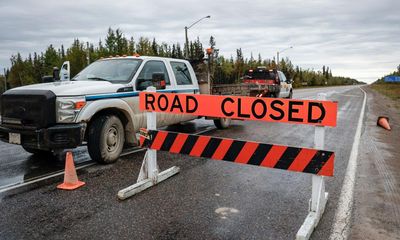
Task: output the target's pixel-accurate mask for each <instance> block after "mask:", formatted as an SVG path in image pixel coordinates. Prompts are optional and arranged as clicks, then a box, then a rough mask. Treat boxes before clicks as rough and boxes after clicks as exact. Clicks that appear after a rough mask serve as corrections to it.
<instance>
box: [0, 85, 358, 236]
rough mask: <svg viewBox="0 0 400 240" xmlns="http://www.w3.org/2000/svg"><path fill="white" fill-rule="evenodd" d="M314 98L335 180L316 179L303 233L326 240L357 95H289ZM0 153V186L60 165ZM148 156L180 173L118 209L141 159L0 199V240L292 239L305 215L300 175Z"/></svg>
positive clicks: (288, 129) (309, 132)
mask: <svg viewBox="0 0 400 240" xmlns="http://www.w3.org/2000/svg"><path fill="white" fill-rule="evenodd" d="M318 92H325V93H327V94H328V97H327V98H328V100H334V101H338V103H339V113H338V125H337V127H336V128H327V129H326V135H325V136H326V138H325V149H326V150H330V151H335V153H336V159H335V176H334V177H332V178H327V179H326V180H327V181H326V190H327V191H328V192H329V194H330V198H329V201H328V204H327V207H326V210H325V213H324V215H323V218H322V220H321V222H320V223H319V225H318V227H317V228H316V230H315V232H314V234H313V235H312V239H327V238H329V234H330V230H331V227H332V222H333V218H334V215H335V209H336V207H337V200H338V198H339V195H340V190H341V186H342V182H343V178H344V174H345V170H346V166H347V161H348V159H349V155H350V150H351V147H352V144H353V138H354V134H355V129H356V126H357V121H358V116H359V114H360V109H361V104H362V100H363V93H362V92H361V90H360V89H359V88H358V87H354V86H348V87H330V88H315V89H301V90H296V91H295V94H294V98H303V99H315V98H316V96H317V93H318ZM201 124H203V125H204V121H202V122H201ZM209 124H211V122H210V123H209ZM186 127H189V128H196V126H195V125H193V124H188V125H187V126H186ZM208 134H209V135H213V136H221V137H229V138H236V139H243V140H254V141H260V142H265V143H275V144H282V145H289V146H297V147H313V138H314V127H312V126H307V125H293V124H283V123H264V122H251V121H246V122H243V121H235V122H234V125H233V126H232V127H231V128H230V129H228V130H215V131H212V132H209V133H208ZM0 150H1V152H2V156H1V157H0V183H1V184H0V185H2V186H4V185H7V184H13V183H15V182H23V181H24V178H27V175H29V174H30V173H32V172H34V171H39V172H40V171H45V170H44V169H45V166H53V167H54V168H55V169H56V168H59V167H61V168H62V166H63V162H62V161H60V160H58V161H50V160H49V159H34V158H32V157H31V156H30V155H29V154H26V153H24V152H23V151H22V150H21V148H20V147H18V146H12V145H8V144H3V143H1V144H0ZM79 151H81V152H78V153H77V154H76V155H77V157H78V158H79V159H78V162H79V161H87V155H86V153H85V152H84V149H82V150H79ZM85 156H86V157H85ZM158 156H159V157H158V158H159V165H160V168H161V170H163V169H166V168H168V167H170V166H173V165H177V166H179V167H180V168H181V172H180V174H178V175H176V176H174V177H173V178H171V179H169V180H167V181H165V182H163V183H161V184H159V185H158V186H156V187H154V188H151V189H148V190H146V191H145V192H143V193H140V194H139V195H136V196H134V197H133V198H131V199H128V200H126V201H122V202H120V201H118V200H117V198H116V193H117V192H118V190H120V189H122V188H125V187H127V186H129V185H131V184H133V183H134V182H135V180H136V177H137V175H138V172H139V168H140V165H141V161H142V159H143V153H136V154H131V155H127V156H125V157H122V158H121V160H120V161H119V162H117V163H116V164H114V165H106V166H102V165H95V166H91V167H89V168H85V169H83V170H80V171H78V174H79V177H80V179H81V180H83V181H85V182H86V183H87V184H86V186H84V187H83V188H81V189H79V190H76V191H73V192H65V191H59V190H56V188H55V186H56V185H57V183H59V181H61V180H62V178H61V177H58V178H53V179H50V180H47V181H44V182H42V183H38V184H34V185H31V186H26V187H24V188H21V189H17V190H13V191H7V192H3V193H1V194H0V201H1V202H0V239H66V238H71V239H114V238H118V239H294V237H295V235H296V232H297V230H298V229H299V227H300V226H301V224H302V223H303V221H304V219H305V217H306V215H307V211H308V200H309V198H310V196H311V175H309V174H302V173H293V172H288V171H282V170H275V169H266V168H259V167H255V166H248V165H237V164H232V163H228V162H221V161H212V160H208V159H201V158H192V157H188V156H184V155H174V154H169V153H159V155H158ZM46 171H47V172H49V171H51V170H49V169H47V170H46Z"/></svg>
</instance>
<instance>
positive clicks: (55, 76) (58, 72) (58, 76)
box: [53, 67, 60, 81]
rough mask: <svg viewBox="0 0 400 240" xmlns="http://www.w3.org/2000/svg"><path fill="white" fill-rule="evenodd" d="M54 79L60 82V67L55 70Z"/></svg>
mask: <svg viewBox="0 0 400 240" xmlns="http://www.w3.org/2000/svg"><path fill="white" fill-rule="evenodd" d="M53 79H54V81H58V80H60V69H58V67H54V68H53Z"/></svg>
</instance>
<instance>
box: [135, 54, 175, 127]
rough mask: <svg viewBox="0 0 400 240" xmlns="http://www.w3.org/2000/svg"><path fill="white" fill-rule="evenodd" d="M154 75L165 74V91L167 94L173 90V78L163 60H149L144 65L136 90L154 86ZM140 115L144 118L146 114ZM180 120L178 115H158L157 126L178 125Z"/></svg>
mask: <svg viewBox="0 0 400 240" xmlns="http://www.w3.org/2000/svg"><path fill="white" fill-rule="evenodd" d="M154 73H157V74H159V73H162V74H164V77H165V79H164V80H165V84H166V86H165V90H166V91H167V92H168V91H172V90H173V86H172V85H171V78H170V76H169V74H168V71H167V68H166V65H165V63H164V61H161V60H149V61H147V62H146V63H145V64H144V66H143V68H142V70H141V71H140V73H139V75H138V77H137V79H136V90H138V91H143V90H145V89H146V88H147V87H149V86H152V83H153V82H152V80H153V74H154ZM165 90H162V91H165ZM140 115H143V116H144V113H141V114H140ZM178 118H179V115H178V114H167V113H157V126H158V127H161V126H167V125H171V124H175V123H178V122H180V121H179V119H178Z"/></svg>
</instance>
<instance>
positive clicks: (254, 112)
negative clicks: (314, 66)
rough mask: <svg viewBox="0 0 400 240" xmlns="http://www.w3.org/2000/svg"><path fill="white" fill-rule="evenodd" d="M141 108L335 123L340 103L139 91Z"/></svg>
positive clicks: (192, 113) (259, 118)
mask: <svg viewBox="0 0 400 240" xmlns="http://www.w3.org/2000/svg"><path fill="white" fill-rule="evenodd" d="M139 101H140V110H143V111H155V112H165V113H174V114H191V115H196V116H207V117H222V118H233V119H242V120H258V121H267V122H287V123H297V124H312V125H323V126H332V127H333V126H336V118H337V102H332V101H316V100H294V99H281V98H255V97H244V96H243V97H241V96H218V95H200V94H173V93H149V92H141V93H140V100H139Z"/></svg>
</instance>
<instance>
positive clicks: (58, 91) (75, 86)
mask: <svg viewBox="0 0 400 240" xmlns="http://www.w3.org/2000/svg"><path fill="white" fill-rule="evenodd" d="M125 86H126V85H124V84H113V83H110V82H107V81H62V82H53V83H40V84H33V85H27V86H23V87H18V88H13V89H11V90H9V91H18V90H50V91H52V92H53V93H54V94H55V95H56V96H59V97H60V96H61V97H62V96H78V95H92V94H101V93H115V92H117V90H118V89H119V88H122V87H125Z"/></svg>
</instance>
